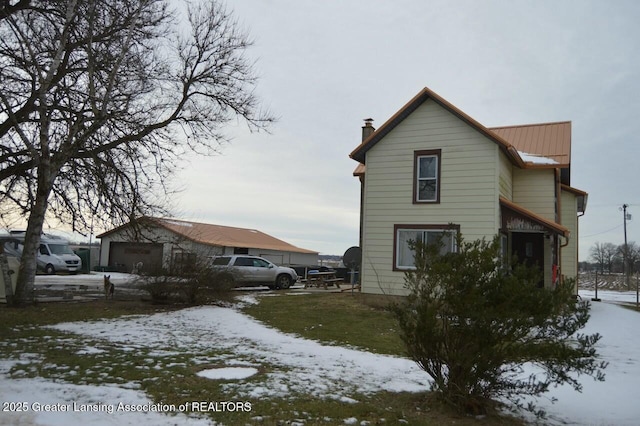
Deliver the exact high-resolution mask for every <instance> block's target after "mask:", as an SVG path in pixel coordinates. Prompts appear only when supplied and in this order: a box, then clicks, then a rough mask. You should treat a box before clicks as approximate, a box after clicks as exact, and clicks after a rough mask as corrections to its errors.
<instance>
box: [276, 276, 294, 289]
mask: <svg viewBox="0 0 640 426" xmlns="http://www.w3.org/2000/svg"><path fill="white" fill-rule="evenodd" d="M292 282H293V280H292V279H291V277H290V276H289V275H286V274H282V275H278V278H277V279H276V288H283V289H285V290H286V289H288V288H289V287H291V283H292Z"/></svg>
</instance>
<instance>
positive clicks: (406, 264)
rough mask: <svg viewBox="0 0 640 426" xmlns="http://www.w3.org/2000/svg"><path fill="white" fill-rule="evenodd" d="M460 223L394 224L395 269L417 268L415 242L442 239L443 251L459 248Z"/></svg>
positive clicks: (429, 241) (441, 250)
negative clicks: (457, 245)
mask: <svg viewBox="0 0 640 426" xmlns="http://www.w3.org/2000/svg"><path fill="white" fill-rule="evenodd" d="M458 232H460V225H451V224H448V225H394V226H393V270H394V271H404V270H408V269H415V251H414V250H413V244H415V243H417V242H422V243H426V244H431V243H435V242H437V241H440V242H441V244H442V247H441V249H440V252H441V253H443V254H444V253H451V252H454V251H456V250H457V247H456V235H457V233H458Z"/></svg>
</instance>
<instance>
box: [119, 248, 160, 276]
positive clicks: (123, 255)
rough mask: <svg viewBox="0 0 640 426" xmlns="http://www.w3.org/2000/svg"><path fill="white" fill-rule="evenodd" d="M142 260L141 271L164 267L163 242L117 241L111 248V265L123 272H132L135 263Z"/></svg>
mask: <svg viewBox="0 0 640 426" xmlns="http://www.w3.org/2000/svg"><path fill="white" fill-rule="evenodd" d="M140 262H142V271H141V272H152V271H154V270H159V269H160V268H161V267H162V244H157V243H115V242H112V243H111V244H110V248H109V266H112V267H115V268H118V270H121V271H123V272H131V271H132V270H133V269H134V265H136V264H138V263H140Z"/></svg>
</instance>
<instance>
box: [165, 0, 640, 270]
mask: <svg viewBox="0 0 640 426" xmlns="http://www.w3.org/2000/svg"><path fill="white" fill-rule="evenodd" d="M229 8H231V9H232V10H233V11H234V13H235V15H236V17H237V18H238V20H239V22H240V24H241V25H242V26H243V27H244V28H245V29H246V30H247V31H248V32H249V34H250V35H251V37H252V39H253V40H254V41H255V44H254V46H253V47H252V48H251V49H250V50H249V52H248V54H249V56H250V57H251V58H253V59H255V60H256V61H257V62H256V70H257V72H258V73H259V75H260V82H259V85H258V89H257V92H258V94H259V96H260V97H261V99H262V100H263V102H264V105H265V106H267V107H268V108H270V110H271V111H272V112H273V113H274V114H275V115H276V116H278V117H279V121H278V123H277V124H276V125H274V126H273V127H272V129H271V134H251V133H249V132H247V131H246V130H245V129H244V128H243V127H242V126H239V127H237V128H235V127H234V128H231V129H230V134H231V135H233V136H234V141H233V142H232V144H230V145H227V146H225V147H224V149H223V150H222V154H221V155H219V156H217V157H213V158H206V159H198V158H193V159H192V160H191V161H190V163H189V165H188V168H187V169H185V170H184V171H183V172H182V173H181V174H180V175H179V179H178V181H179V182H180V183H181V184H183V185H184V187H185V190H184V192H183V193H182V194H181V197H180V199H179V200H180V207H181V211H180V214H181V217H182V218H183V219H187V220H195V221H204V222H210V223H215V224H220V225H229V226H240V227H249V228H256V229H259V230H261V231H264V232H267V233H269V234H272V235H274V236H276V237H278V238H281V239H284V240H286V241H288V242H290V243H292V244H295V245H298V246H300V247H303V248H307V249H312V250H317V251H319V252H321V253H324V254H343V253H344V251H345V250H346V249H347V248H349V247H351V246H354V245H357V243H358V226H359V222H358V217H359V183H358V179H357V178H354V177H353V176H352V172H353V170H354V168H355V166H356V164H357V163H356V162H355V161H353V160H351V159H349V157H348V155H349V153H350V152H351V151H352V150H353V149H354V148H355V147H356V146H357V145H358V144H359V143H360V140H361V126H362V125H363V121H362V120H363V119H364V118H367V117H372V118H374V120H375V122H374V126H380V125H381V124H382V123H384V122H385V121H386V120H387V119H388V118H389V117H390V116H391V115H392V114H394V113H395V112H396V111H397V110H398V109H399V108H401V107H402V106H403V105H404V104H405V103H406V102H407V101H408V100H409V99H411V98H412V97H413V96H414V95H415V94H416V93H418V92H419V91H420V90H421V89H422V88H423V87H425V86H427V87H429V88H430V89H432V90H434V91H435V92H436V93H438V94H439V95H441V96H443V97H444V98H445V99H447V100H448V101H450V102H451V103H453V104H454V105H455V106H457V107H458V108H460V109H461V110H462V111H464V112H466V113H467V114H469V115H470V116H471V117H473V118H475V119H476V120H478V121H479V122H480V123H482V124H484V125H485V126H488V127H491V126H501V125H513V124H526V123H539V122H550V121H564V120H571V121H572V181H571V184H572V186H574V187H577V188H579V189H582V190H585V191H587V192H588V193H589V202H588V206H587V212H586V215H585V216H584V217H583V218H581V219H580V259H581V260H582V259H585V258H587V257H588V253H589V249H590V247H591V246H592V245H593V244H594V243H595V242H597V241H599V242H613V243H616V244H619V243H622V242H623V215H622V212H621V211H619V207H620V206H621V205H622V204H623V203H627V204H629V205H630V207H629V212H630V213H631V214H635V216H634V219H633V220H631V221H630V222H629V223H628V238H629V241H637V242H639V243H640V227H639V226H638V222H639V221H640V194H639V190H638V181H639V179H638V175H639V173H640V156H639V155H638V154H639V151H640V149H639V148H638V142H640V141H638V135H640V117H638V115H639V113H640V73H639V67H640V65H639V64H640V25H638V22H639V21H640V2H637V1H633V0H630V1H618V0H609V1H587V0H579V1H557V0H551V1H540V0H537V1H504V0H501V1H481V0H473V1H450V0H443V1H436V0H430V1H424V0H396V1H372V0H366V1H353V0H350V1H342V0H340V1H338V0H335V1H334V0H325V1H301V0H264V1H262V0H261V1H257V0H234V1H233V2H229ZM469 208H473V206H472V205H470V206H469Z"/></svg>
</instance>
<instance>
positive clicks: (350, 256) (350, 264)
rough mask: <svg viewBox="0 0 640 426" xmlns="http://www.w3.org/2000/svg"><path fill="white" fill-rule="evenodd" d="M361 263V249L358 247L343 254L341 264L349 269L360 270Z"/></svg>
mask: <svg viewBox="0 0 640 426" xmlns="http://www.w3.org/2000/svg"><path fill="white" fill-rule="evenodd" d="M361 261H362V249H361V248H360V247H351V248H349V249H347V251H345V252H344V256H342V263H344V266H346V267H347V268H349V269H360V262H361Z"/></svg>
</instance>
